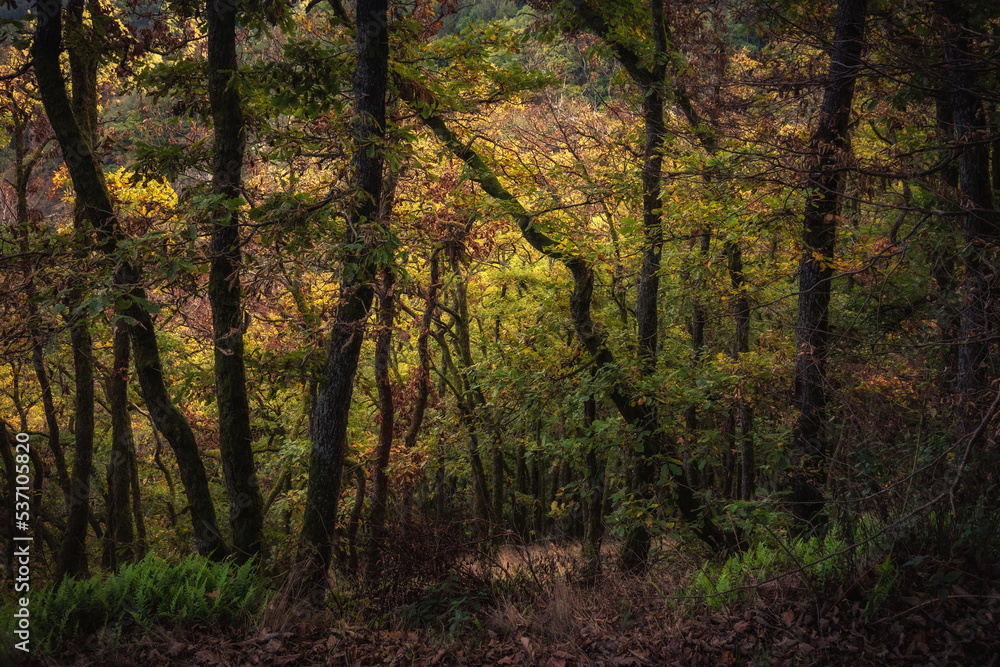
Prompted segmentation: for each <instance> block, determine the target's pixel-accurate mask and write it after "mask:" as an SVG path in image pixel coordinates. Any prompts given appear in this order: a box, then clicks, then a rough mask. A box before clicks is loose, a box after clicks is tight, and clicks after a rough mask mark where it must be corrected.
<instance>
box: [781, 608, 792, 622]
mask: <svg viewBox="0 0 1000 667" xmlns="http://www.w3.org/2000/svg"><path fill="white" fill-rule="evenodd" d="M781 621H782V622H783V623H784V624H785V625H791V624H792V623H794V622H795V612H794V611H792V610H791V609H789V610H788V611H786V612H785V613H784V614H782V615H781Z"/></svg>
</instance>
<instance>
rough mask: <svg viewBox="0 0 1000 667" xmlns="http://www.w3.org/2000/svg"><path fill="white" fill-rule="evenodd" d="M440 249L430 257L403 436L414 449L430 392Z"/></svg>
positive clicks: (406, 442)
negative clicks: (430, 343) (414, 383)
mask: <svg viewBox="0 0 1000 667" xmlns="http://www.w3.org/2000/svg"><path fill="white" fill-rule="evenodd" d="M438 252H439V251H438V250H435V251H434V252H432V253H431V258H430V262H429V263H430V271H431V276H430V282H429V283H428V284H427V305H426V306H425V307H424V314H423V317H422V319H421V321H420V333H419V334H417V358H418V359H419V360H420V365H419V367H418V369H417V373H418V376H417V397H416V400H415V401H414V403H413V412H412V414H411V415H410V425H409V427H408V428H407V429H406V435H405V436H404V437H403V447H404V448H406V449H408V450H409V449H413V447H414V446H415V445H416V444H417V436H418V435H419V434H420V426H421V424H423V421H424V412H426V410H427V396H428V394H429V393H430V366H431V362H430V353H429V351H428V346H427V339H428V336H429V335H430V330H431V323H432V322H433V319H434V311H435V310H437V291H438V282H439V281H440V276H439V271H438Z"/></svg>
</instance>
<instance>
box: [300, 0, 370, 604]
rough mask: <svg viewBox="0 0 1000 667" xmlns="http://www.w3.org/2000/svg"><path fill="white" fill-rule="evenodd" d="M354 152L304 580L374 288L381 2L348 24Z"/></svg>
mask: <svg viewBox="0 0 1000 667" xmlns="http://www.w3.org/2000/svg"><path fill="white" fill-rule="evenodd" d="M354 33H355V49H356V53H357V68H356V70H355V74H354V115H355V118H354V157H353V159H352V163H351V168H352V171H353V181H354V187H355V190H356V194H355V201H354V203H353V206H352V208H351V211H350V213H349V218H350V224H349V225H348V230H349V232H348V238H346V239H345V244H344V245H345V247H346V248H348V250H347V251H346V252H345V256H344V260H343V266H344V268H343V271H342V274H341V280H340V302H339V304H338V306H337V312H336V315H335V316H334V319H333V322H332V324H331V325H330V330H329V333H328V335H327V358H326V363H325V365H324V367H323V371H322V375H321V377H320V381H319V391H318V393H317V396H316V411H315V417H314V420H313V429H312V451H311V455H310V461H309V488H308V491H307V495H306V511H305V520H304V523H303V526H302V538H303V541H304V542H305V549H306V551H305V552H303V554H302V557H303V558H305V559H307V561H308V563H309V564H308V565H307V570H311V572H309V573H307V574H306V578H307V580H311V581H313V583H315V584H319V583H321V582H322V577H323V576H324V573H325V572H326V571H327V570H328V569H329V567H330V558H331V547H332V542H333V539H334V531H335V528H336V525H337V506H338V502H339V499H340V482H341V476H342V474H343V470H344V455H345V452H346V449H347V417H348V414H349V412H350V409H351V396H352V393H353V389H354V376H355V373H356V372H357V368H358V357H359V355H360V353H361V343H362V341H363V339H364V330H365V322H366V320H367V319H368V311H369V309H370V308H371V304H372V298H373V296H374V289H373V287H372V280H373V278H374V269H375V266H374V262H373V261H372V257H371V249H372V248H371V244H370V243H369V242H368V238H367V236H366V233H369V234H371V233H377V231H378V225H379V223H380V222H381V220H380V218H379V211H380V210H381V209H382V196H383V194H382V176H383V175H382V168H383V147H382V143H381V140H382V138H383V137H384V136H385V122H386V108H385V106H386V104H385V100H386V89H387V86H388V72H389V69H388V68H389V32H388V2H387V0H359V2H358V3H357V6H356V15H355V21H354Z"/></svg>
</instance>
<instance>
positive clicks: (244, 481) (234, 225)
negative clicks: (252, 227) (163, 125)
mask: <svg viewBox="0 0 1000 667" xmlns="http://www.w3.org/2000/svg"><path fill="white" fill-rule="evenodd" d="M238 6H239V5H238V4H237V3H233V2H232V0H208V3H207V7H206V12H205V13H206V16H207V19H208V96H209V102H210V104H211V107H212V124H213V127H214V131H215V135H214V138H215V143H214V146H213V153H212V191H213V192H214V193H215V194H220V195H224V196H225V197H226V201H225V202H224V203H223V204H222V205H221V206H219V207H218V208H217V209H216V210H215V211H213V212H212V245H211V257H212V261H211V270H210V273H209V278H208V298H209V301H210V302H211V305H212V336H213V339H214V341H213V342H214V346H213V347H214V352H215V394H216V398H217V402H218V406H219V454H220V457H221V459H222V473H223V476H224V478H225V480H226V492H227V495H228V496H229V525H230V529H231V530H232V539H233V550H234V552H235V555H236V557H237V560H238V561H239V562H243V561H245V560H246V559H248V558H252V557H254V556H256V555H257V554H258V553H259V552H260V551H261V549H262V546H263V545H262V542H263V534H262V530H263V523H264V518H263V511H262V506H263V503H262V499H261V494H260V486H259V485H258V483H257V470H256V468H255V466H254V459H253V448H252V445H253V437H252V435H251V433H250V405H249V402H248V400H247V389H246V367H245V364H244V361H243V355H244V346H243V334H244V333H245V332H246V327H247V324H248V323H249V321H248V319H245V318H244V313H243V307H242V288H241V285H240V270H241V268H242V263H243V258H242V251H241V249H240V223H239V215H238V213H237V210H236V206H237V203H238V201H239V198H240V188H241V187H242V179H243V153H244V149H245V146H246V135H245V131H244V128H243V110H242V109H241V107H240V91H239V85H238V78H237V76H236V74H237V70H238V69H239V64H238V62H237V58H236V13H237V8H238Z"/></svg>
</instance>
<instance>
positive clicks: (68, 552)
mask: <svg viewBox="0 0 1000 667" xmlns="http://www.w3.org/2000/svg"><path fill="white" fill-rule="evenodd" d="M83 10H84V6H83V0H71V1H70V2H69V4H68V5H67V7H66V11H67V18H68V20H67V26H66V27H67V30H66V32H67V34H68V35H69V36H70V40H71V41H74V42H75V43H76V44H77V48H76V49H75V50H74V51H72V52H71V53H70V58H69V68H70V77H71V80H72V83H73V99H72V110H73V114H74V115H75V116H76V117H77V118H78V119H79V122H80V133H81V138H82V140H83V141H84V142H86V144H87V147H88V148H89V149H90V150H91V151H93V149H94V147H95V145H96V144H97V59H96V53H95V51H94V42H93V38H92V36H91V35H89V34H88V32H87V30H86V28H85V26H84V24H83ZM87 223H88V220H87V211H86V208H85V206H84V204H83V202H82V201H80V200H79V199H78V200H77V201H76V202H75V204H74V207H73V229H74V232H75V234H76V243H77V244H78V246H79V248H78V250H79V256H80V257H81V258H86V257H87V256H88V255H89V254H90V253H89V248H90V233H89V230H88V229H87ZM73 280H74V281H75V282H77V284H76V285H73V286H72V287H71V293H72V297H71V307H75V308H77V309H78V312H76V313H74V314H73V315H71V316H70V318H69V326H70V341H71V347H72V349H73V383H74V390H75V398H74V408H75V411H74V440H75V442H74V443H73V471H72V476H71V478H70V493H69V502H68V503H67V517H66V534H65V535H64V537H63V542H62V547H61V548H60V551H59V557H58V560H57V561H56V581H60V580H62V579H63V578H65V577H86V576H87V573H88V564H87V524H88V523H90V476H91V473H92V470H93V459H94V344H93V339H92V337H91V334H90V323H89V322H88V320H87V313H86V312H85V311H83V310H82V308H81V304H82V301H83V299H84V297H85V295H86V292H87V290H86V288H85V287H84V286H83V279H82V277H81V276H76V277H74V278H73Z"/></svg>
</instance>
